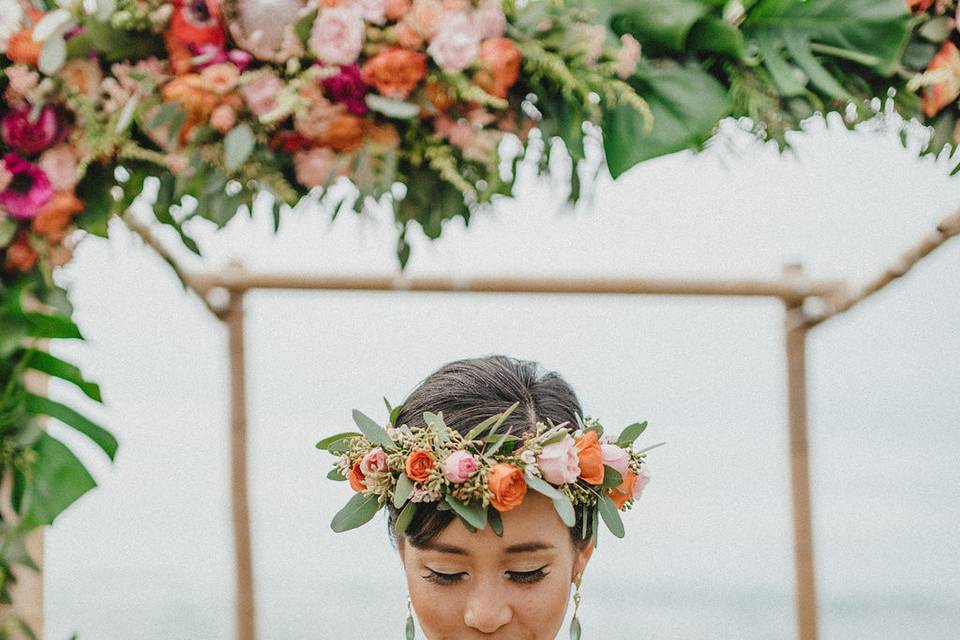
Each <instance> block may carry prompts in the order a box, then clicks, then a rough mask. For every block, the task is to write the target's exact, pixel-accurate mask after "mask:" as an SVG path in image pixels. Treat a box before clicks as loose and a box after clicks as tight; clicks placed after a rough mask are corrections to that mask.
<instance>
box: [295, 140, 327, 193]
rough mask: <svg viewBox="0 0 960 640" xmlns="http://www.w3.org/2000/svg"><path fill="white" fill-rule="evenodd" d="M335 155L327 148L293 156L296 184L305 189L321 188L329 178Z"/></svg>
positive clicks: (319, 148)
mask: <svg viewBox="0 0 960 640" xmlns="http://www.w3.org/2000/svg"><path fill="white" fill-rule="evenodd" d="M335 160H336V154H335V153H334V152H333V149H330V148H329V147H316V148H313V149H310V150H309V151H299V152H297V153H295V154H294V156H293V165H294V168H295V170H296V174H297V182H299V183H300V184H302V185H303V186H305V187H308V188H309V187H322V186H323V185H325V184H327V181H328V180H329V179H330V178H331V175H330V172H331V171H332V170H333V167H334V161H335Z"/></svg>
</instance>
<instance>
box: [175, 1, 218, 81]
mask: <svg viewBox="0 0 960 640" xmlns="http://www.w3.org/2000/svg"><path fill="white" fill-rule="evenodd" d="M164 43H165V44H166V46H167V52H168V53H169V54H170V65H171V66H172V67H173V71H174V73H176V74H183V73H187V72H189V71H190V70H191V69H192V68H193V57H194V56H195V55H196V54H197V53H199V52H200V51H201V50H203V48H204V47H207V46H211V45H212V46H214V47H217V48H219V49H222V48H223V47H224V46H226V44H227V34H226V32H224V30H223V25H222V24H221V23H220V7H219V5H218V4H217V3H216V2H213V1H212V0H175V2H174V3H173V16H172V17H171V18H170V27H169V29H167V31H165V32H164Z"/></svg>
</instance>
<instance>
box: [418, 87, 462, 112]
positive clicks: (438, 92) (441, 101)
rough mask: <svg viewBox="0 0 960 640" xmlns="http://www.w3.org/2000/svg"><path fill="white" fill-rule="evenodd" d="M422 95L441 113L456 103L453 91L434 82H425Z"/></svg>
mask: <svg viewBox="0 0 960 640" xmlns="http://www.w3.org/2000/svg"><path fill="white" fill-rule="evenodd" d="M423 93H424V95H426V96H427V100H429V101H430V104H432V105H433V106H434V108H436V110H437V111H439V112H441V113H443V112H445V111H447V109H449V108H450V107H452V106H453V104H454V103H455V102H456V95H455V94H454V92H453V89H451V88H450V87H447V86H446V85H443V84H441V83H439V82H436V81H435V80H428V81H427V84H426V85H425V86H424V87H423Z"/></svg>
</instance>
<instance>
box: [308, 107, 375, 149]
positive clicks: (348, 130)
mask: <svg viewBox="0 0 960 640" xmlns="http://www.w3.org/2000/svg"><path fill="white" fill-rule="evenodd" d="M365 133H366V128H365V127H364V125H363V118H361V117H360V116H355V115H353V114H352V113H339V114H337V115H335V116H333V117H332V118H331V119H330V121H329V122H328V123H327V126H326V127H325V128H324V131H323V134H322V135H321V136H319V137H318V138H317V139H315V140H314V142H316V143H317V145H319V146H321V147H330V148H331V149H333V150H334V151H353V150H354V149H358V148H359V147H360V145H361V144H363V136H364V134H365Z"/></svg>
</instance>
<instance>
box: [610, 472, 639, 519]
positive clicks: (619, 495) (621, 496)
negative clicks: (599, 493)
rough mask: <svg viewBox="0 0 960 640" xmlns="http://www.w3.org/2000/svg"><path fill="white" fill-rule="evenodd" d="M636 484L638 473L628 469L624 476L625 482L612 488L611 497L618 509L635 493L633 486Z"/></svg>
mask: <svg viewBox="0 0 960 640" xmlns="http://www.w3.org/2000/svg"><path fill="white" fill-rule="evenodd" d="M635 484H637V474H635V473H634V472H633V471H630V470H629V469H628V470H627V473H626V475H625V476H623V482H621V483H620V484H619V485H617V486H616V487H614V488H613V489H611V490H610V499H611V500H613V504H614V505H616V507H617V509H619V508H620V507H622V506H623V505H624V503H625V502H626V501H627V500H629V499H630V496H632V495H633V486H634V485H635Z"/></svg>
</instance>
